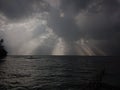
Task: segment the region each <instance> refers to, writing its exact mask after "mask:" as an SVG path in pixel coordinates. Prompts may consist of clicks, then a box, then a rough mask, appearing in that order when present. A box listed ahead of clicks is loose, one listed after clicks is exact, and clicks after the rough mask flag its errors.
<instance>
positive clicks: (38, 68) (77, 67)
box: [0, 56, 120, 90]
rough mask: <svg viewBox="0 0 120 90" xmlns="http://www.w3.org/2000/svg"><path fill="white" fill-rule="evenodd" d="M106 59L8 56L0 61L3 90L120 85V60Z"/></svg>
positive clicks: (71, 89) (0, 89) (87, 88)
mask: <svg viewBox="0 0 120 90" xmlns="http://www.w3.org/2000/svg"><path fill="white" fill-rule="evenodd" d="M98 59H99V60H98ZM106 59H107V60H104V59H102V58H97V57H92V58H90V57H86V58H85V57H50V56H32V57H30V56H19V57H18V56H11V57H10V56H9V57H8V58H6V60H5V61H4V62H1V63H0V90H94V89H93V87H95V84H93V85H92V87H91V86H90V84H91V82H95V81H96V82H99V83H102V84H104V88H103V86H102V85H101V88H100V87H95V88H97V89H95V90H98V88H99V89H100V90H110V88H109V89H108V87H110V86H111V87H112V86H119V84H120V77H119V76H120V71H119V70H117V69H119V68H118V67H120V66H119V63H120V62H119V61H116V60H114V59H112V60H108V59H110V58H106ZM103 71H104V74H102V73H103ZM107 86H108V87H107ZM112 90H115V89H112Z"/></svg>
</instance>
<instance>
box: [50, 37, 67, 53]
mask: <svg viewBox="0 0 120 90" xmlns="http://www.w3.org/2000/svg"><path fill="white" fill-rule="evenodd" d="M65 51H66V47H65V42H64V41H63V40H62V38H58V43H56V46H55V47H54V50H53V52H52V55H65Z"/></svg>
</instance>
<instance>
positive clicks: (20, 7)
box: [0, 0, 47, 19]
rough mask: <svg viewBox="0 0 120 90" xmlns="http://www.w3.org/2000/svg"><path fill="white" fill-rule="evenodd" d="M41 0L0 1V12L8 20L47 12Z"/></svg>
mask: <svg viewBox="0 0 120 90" xmlns="http://www.w3.org/2000/svg"><path fill="white" fill-rule="evenodd" d="M44 3H45V2H44V1H43V0H39V1H38V0H0V12H1V13H3V14H4V15H5V16H6V17H8V18H10V19H15V18H17V19H18V18H20V17H25V16H28V15H29V14H30V15H31V14H32V13H34V12H40V11H44V10H47V8H46V7H47V6H45V4H44Z"/></svg>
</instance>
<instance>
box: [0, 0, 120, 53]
mask: <svg viewBox="0 0 120 90" xmlns="http://www.w3.org/2000/svg"><path fill="white" fill-rule="evenodd" d="M0 38H3V39H4V40H5V42H4V45H5V47H6V48H7V50H8V53H9V54H10V55H29V54H35V55H48V54H49V55H52V54H64V53H65V51H64V50H65V49H66V50H67V49H69V48H72V46H73V45H74V44H75V43H76V42H77V41H79V40H81V38H83V39H84V40H87V39H93V40H98V41H100V40H106V41H107V42H108V43H109V42H110V43H111V42H115V41H116V42H117V41H119V38H120V0H0ZM118 44H119V43H118ZM69 51H70V52H73V53H74V49H73V50H69Z"/></svg>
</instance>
